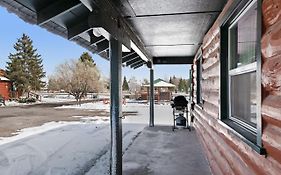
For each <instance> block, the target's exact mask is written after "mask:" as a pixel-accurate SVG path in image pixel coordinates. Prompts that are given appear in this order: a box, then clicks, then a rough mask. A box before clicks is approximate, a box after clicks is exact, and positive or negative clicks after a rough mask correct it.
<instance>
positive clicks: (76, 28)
mask: <svg viewBox="0 0 281 175" xmlns="http://www.w3.org/2000/svg"><path fill="white" fill-rule="evenodd" d="M89 30H91V27H90V26H89V24H88V20H87V19H86V20H85V19H83V20H80V21H78V22H77V23H75V24H74V25H72V26H68V27H67V38H68V39H69V40H72V39H73V38H75V37H77V36H79V35H80V34H81V33H84V32H87V31H89Z"/></svg>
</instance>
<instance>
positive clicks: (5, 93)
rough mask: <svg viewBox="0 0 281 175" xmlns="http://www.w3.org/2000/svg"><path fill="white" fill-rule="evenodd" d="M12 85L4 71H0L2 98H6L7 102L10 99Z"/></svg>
mask: <svg viewBox="0 0 281 175" xmlns="http://www.w3.org/2000/svg"><path fill="white" fill-rule="evenodd" d="M11 87H12V83H11V81H10V80H9V79H8V78H7V77H6V73H5V71H4V70H2V69H0V96H2V97H4V98H5V100H8V99H10V92H11Z"/></svg>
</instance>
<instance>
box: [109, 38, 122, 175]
mask: <svg viewBox="0 0 281 175" xmlns="http://www.w3.org/2000/svg"><path fill="white" fill-rule="evenodd" d="M109 43H110V44H109V48H110V54H109V55H110V56H109V57H110V77H111V81H110V126H111V147H110V148H111V149H110V174H111V175H122V121H121V117H122V104H121V98H122V91H121V82H122V80H121V72H122V62H121V56H122V45H121V43H120V42H118V41H117V40H115V39H114V38H110V41H109Z"/></svg>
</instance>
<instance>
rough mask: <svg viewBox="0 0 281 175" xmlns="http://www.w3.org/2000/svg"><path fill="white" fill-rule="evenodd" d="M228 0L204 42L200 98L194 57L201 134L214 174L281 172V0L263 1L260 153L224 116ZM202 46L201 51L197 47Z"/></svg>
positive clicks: (198, 125)
mask: <svg viewBox="0 0 281 175" xmlns="http://www.w3.org/2000/svg"><path fill="white" fill-rule="evenodd" d="M233 2H234V1H233V0H229V1H228V2H227V4H226V6H225V7H224V9H223V11H222V12H221V14H220V16H219V17H218V19H217V20H216V22H215V23H214V24H213V26H212V27H211V29H210V30H209V31H208V33H207V34H206V35H205V37H204V40H203V44H202V83H201V84H202V85H201V86H202V98H203V101H204V103H203V104H202V105H201V106H200V105H198V104H196V103H197V101H196V94H197V92H196V89H197V88H196V86H197V84H196V83H197V81H196V70H197V69H198V68H197V67H196V59H194V64H193V66H192V70H193V75H192V77H193V89H194V91H193V98H192V100H193V102H194V103H195V104H196V105H195V107H194V110H193V111H192V113H193V115H194V117H195V122H194V126H195V128H196V130H197V133H198V135H199V138H200V140H201V142H202V145H203V146H204V149H205V152H206V155H207V158H208V160H209V163H210V166H211V169H212V172H213V174H215V175H224V174H235V175H239V174H240V175H247V174H249V175H250V174H251V175H252V174H260V175H265V174H273V175H279V174H281V0H263V1H262V19H263V20H262V24H263V29H262V31H263V34H262V40H261V47H262V50H261V53H262V75H261V77H262V103H261V104H262V107H261V113H262V144H263V147H264V148H265V150H266V153H267V154H266V156H265V155H260V154H258V153H257V152H256V151H255V150H253V149H252V147H250V146H249V145H248V144H246V143H245V142H244V141H242V140H241V138H239V137H238V136H237V135H236V134H235V133H234V132H232V131H231V130H230V129H229V127H227V126H226V125H225V124H224V123H223V122H222V121H221V120H220V119H219V115H220V114H219V113H220V59H223V58H220V49H221V46H220V39H221V36H220V26H219V25H220V22H221V21H222V19H223V18H224V16H225V14H226V13H227V11H228V10H229V9H230V7H231V5H232V3H233ZM198 52H200V51H198Z"/></svg>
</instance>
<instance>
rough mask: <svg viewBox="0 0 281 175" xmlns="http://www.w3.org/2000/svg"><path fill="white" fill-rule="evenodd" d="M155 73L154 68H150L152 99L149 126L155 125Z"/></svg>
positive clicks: (150, 97) (150, 96)
mask: <svg viewBox="0 0 281 175" xmlns="http://www.w3.org/2000/svg"><path fill="white" fill-rule="evenodd" d="M153 83H154V75H153V69H152V68H151V69H150V92H149V94H150V95H149V99H150V119H149V126H150V127H154V84H153Z"/></svg>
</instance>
